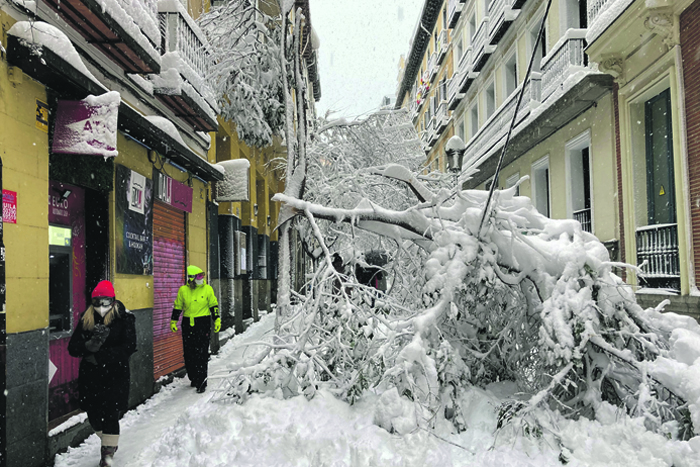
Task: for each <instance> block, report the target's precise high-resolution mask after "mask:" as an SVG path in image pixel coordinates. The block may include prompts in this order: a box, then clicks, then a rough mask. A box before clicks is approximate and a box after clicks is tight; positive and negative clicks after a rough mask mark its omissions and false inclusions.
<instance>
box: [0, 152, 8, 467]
mask: <svg viewBox="0 0 700 467" xmlns="http://www.w3.org/2000/svg"><path fill="white" fill-rule="evenodd" d="M0 193H2V159H0ZM5 316H6V314H5V243H4V241H3V225H2V216H0V365H2V378H0V467H6V466H7V330H6V324H7V323H6V321H5Z"/></svg>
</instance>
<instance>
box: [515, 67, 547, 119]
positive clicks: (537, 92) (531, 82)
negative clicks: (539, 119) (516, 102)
mask: <svg viewBox="0 0 700 467" xmlns="http://www.w3.org/2000/svg"><path fill="white" fill-rule="evenodd" d="M541 84H542V76H541V75H540V74H539V73H537V72H535V71H533V72H531V73H530V78H528V80H527V82H526V83H525V91H523V100H522V101H521V102H520V107H519V108H518V116H517V117H516V119H515V121H516V123H520V122H522V121H523V120H524V119H525V117H527V116H528V115H529V114H530V111H531V110H532V109H533V108H535V107H537V106H539V105H540V99H541V97H540V96H541ZM518 89H520V88H519V87H518ZM516 92H517V89H516Z"/></svg>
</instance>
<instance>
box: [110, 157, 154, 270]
mask: <svg viewBox="0 0 700 467" xmlns="http://www.w3.org/2000/svg"><path fill="white" fill-rule="evenodd" d="M115 197H116V208H117V209H116V227H117V235H116V254H117V264H116V266H117V273H120V274H139V275H147V276H150V275H152V274H153V182H152V181H151V180H149V179H147V178H146V177H145V176H143V175H141V174H140V173H137V172H134V171H133V170H130V169H128V168H126V167H124V166H122V165H117V166H116V186H115Z"/></svg>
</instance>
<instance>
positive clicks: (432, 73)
mask: <svg viewBox="0 0 700 467" xmlns="http://www.w3.org/2000/svg"><path fill="white" fill-rule="evenodd" d="M437 57H438V54H437V49H436V50H434V51H433V53H432V54H430V58H429V59H428V76H429V79H430V81H431V82H432V81H433V80H434V79H435V77H436V76H437V72H438V68H440V67H439V65H438V62H437Z"/></svg>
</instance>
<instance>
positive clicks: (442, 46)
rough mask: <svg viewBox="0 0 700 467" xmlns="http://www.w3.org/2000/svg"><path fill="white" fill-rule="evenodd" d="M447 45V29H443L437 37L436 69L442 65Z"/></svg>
mask: <svg viewBox="0 0 700 467" xmlns="http://www.w3.org/2000/svg"><path fill="white" fill-rule="evenodd" d="M449 45H450V44H449V42H447V29H443V30H442V32H441V33H440V35H439V36H438V40H437V44H436V52H437V66H438V67H439V66H440V65H441V64H442V61H443V60H444V59H445V55H447V47H449Z"/></svg>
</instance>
